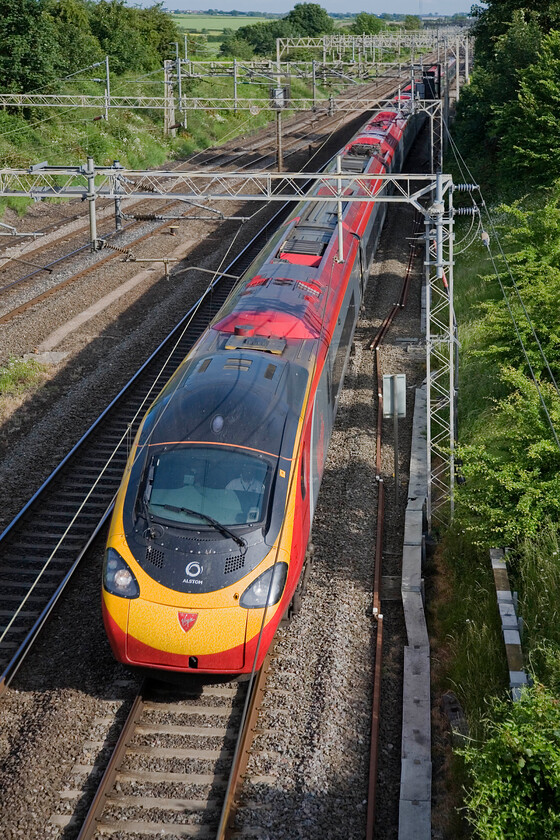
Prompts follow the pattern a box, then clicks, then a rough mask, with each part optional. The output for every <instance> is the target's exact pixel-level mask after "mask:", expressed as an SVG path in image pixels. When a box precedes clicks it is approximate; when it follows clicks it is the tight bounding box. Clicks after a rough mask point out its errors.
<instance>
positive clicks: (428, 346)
mask: <svg viewBox="0 0 560 840" xmlns="http://www.w3.org/2000/svg"><path fill="white" fill-rule="evenodd" d="M431 221H432V220H431V218H430V217H429V216H428V215H427V214H426V216H425V219H424V236H425V239H426V243H425V253H426V256H425V263H424V265H425V273H424V284H425V289H426V321H425V323H426V475H427V479H428V481H427V484H428V492H427V498H426V518H427V520H428V531H431V528H432V392H431V384H432V337H431V332H430V329H431V317H430V311H431V300H432V286H431V282H430V280H431V277H430V268H431V253H430V228H431Z"/></svg>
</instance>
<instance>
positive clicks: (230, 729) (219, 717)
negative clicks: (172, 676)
mask: <svg viewBox="0 0 560 840" xmlns="http://www.w3.org/2000/svg"><path fill="white" fill-rule="evenodd" d="M264 678H265V672H264V671H263V672H261V674H260V675H259V678H257V679H256V680H255V681H252V682H223V683H222V684H215V683H214V684H208V683H206V684H205V683H204V681H202V680H196V678H193V679H191V680H189V684H188V685H186V686H185V687H181V688H172V687H169V686H163V685H162V684H160V683H157V682H155V681H153V680H146V681H145V682H144V683H143V684H142V686H141V688H140V691H139V693H138V695H137V696H136V698H135V700H134V702H133V705H132V708H131V711H130V713H129V715H128V718H127V720H126V722H125V724H124V726H123V729H122V731H121V734H120V736H119V739H118V741H117V743H116V745H115V748H114V750H113V752H112V754H111V758H110V759H109V762H108V764H107V769H106V770H105V773H104V775H103V778H102V779H101V783H100V785H99V788H98V790H97V793H96V795H95V797H94V800H93V802H92V805H91V808H90V810H89V812H88V814H87V816H86V818H85V820H84V823H83V825H82V828H81V831H80V833H79V835H78V837H79V840H92V838H94V837H96V836H106V835H112V834H116V833H118V835H119V837H122V838H126V837H129V836H131V835H132V836H134V837H137V836H138V835H141V836H142V837H146V838H148V837H161V836H169V835H172V836H173V837H197V838H218V837H223V836H224V831H225V827H226V826H227V824H228V822H229V819H230V813H231V806H232V804H233V798H234V797H233V794H234V791H235V790H236V787H237V780H238V777H239V770H240V769H241V765H240V762H239V761H238V760H237V757H238V756H241V755H242V754H243V752H244V751H245V750H246V749H247V748H248V744H247V738H248V737H250V734H251V733H250V722H251V721H252V720H253V716H254V712H255V709H256V707H257V700H258V698H259V697H260V696H261V695H262V689H261V684H262V681H263V680H264Z"/></svg>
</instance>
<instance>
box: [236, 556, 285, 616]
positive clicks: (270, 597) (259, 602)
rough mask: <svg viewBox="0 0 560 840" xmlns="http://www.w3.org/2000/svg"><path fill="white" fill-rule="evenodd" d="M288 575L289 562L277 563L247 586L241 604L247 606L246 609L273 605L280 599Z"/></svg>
mask: <svg viewBox="0 0 560 840" xmlns="http://www.w3.org/2000/svg"><path fill="white" fill-rule="evenodd" d="M287 577H288V564H287V563H276V564H275V565H274V566H271V567H270V569H267V570H266V572H263V573H262V575H259V577H258V578H257V579H256V580H254V581H253V583H251V584H250V585H249V586H248V587H247V589H246V590H245V592H244V593H243V595H242V596H241V598H240V601H239V605H240V606H241V607H245V609H246V610H256V609H258V608H259V607H260V608H262V607H267V606H268V607H272V606H273V605H274V604H277V603H278V601H279V600H280V598H281V596H282V592H283V590H284V586H285V584H286V578H287Z"/></svg>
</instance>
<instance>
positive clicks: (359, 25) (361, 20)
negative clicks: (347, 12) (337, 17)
mask: <svg viewBox="0 0 560 840" xmlns="http://www.w3.org/2000/svg"><path fill="white" fill-rule="evenodd" d="M382 29H385V24H384V22H383V21H382V20H381V18H378V17H377V15H370V14H368V12H360V14H359V15H356V20H355V21H354V23H353V24H352V26H351V27H350V32H352V33H353V34H354V35H377V33H378V32H381V30H382Z"/></svg>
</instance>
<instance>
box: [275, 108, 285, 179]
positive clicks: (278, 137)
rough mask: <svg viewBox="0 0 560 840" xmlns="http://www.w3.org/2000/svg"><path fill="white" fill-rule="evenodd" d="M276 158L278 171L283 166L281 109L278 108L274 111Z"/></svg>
mask: <svg viewBox="0 0 560 840" xmlns="http://www.w3.org/2000/svg"><path fill="white" fill-rule="evenodd" d="M276 149H277V153H276V159H277V164H278V167H277V168H278V172H282V169H283V167H284V161H283V154H282V109H281V108H278V110H277V111H276Z"/></svg>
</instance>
